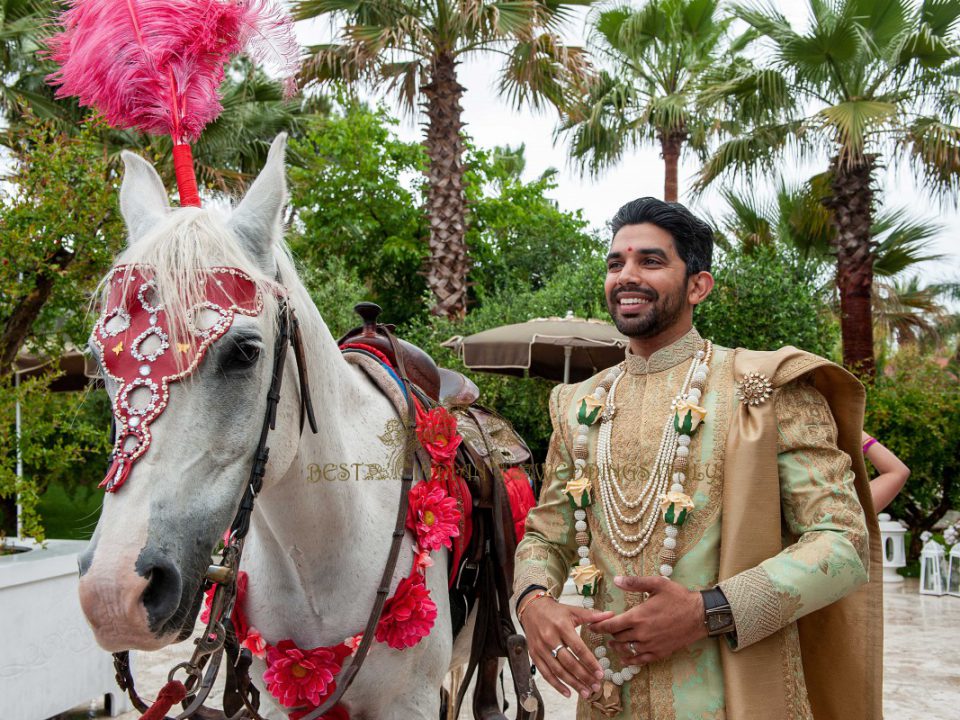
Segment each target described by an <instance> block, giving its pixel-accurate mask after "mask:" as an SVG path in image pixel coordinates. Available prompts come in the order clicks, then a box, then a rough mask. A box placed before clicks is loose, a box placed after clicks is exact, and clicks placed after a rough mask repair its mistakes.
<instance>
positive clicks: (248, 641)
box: [240, 628, 267, 658]
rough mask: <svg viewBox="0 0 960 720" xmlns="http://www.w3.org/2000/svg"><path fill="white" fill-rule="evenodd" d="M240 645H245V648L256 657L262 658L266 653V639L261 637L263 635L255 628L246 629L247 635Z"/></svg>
mask: <svg viewBox="0 0 960 720" xmlns="http://www.w3.org/2000/svg"><path fill="white" fill-rule="evenodd" d="M240 645H241V647H245V648H246V649H247V650H249V651H250V652H252V653H253V654H254V655H256V656H257V657H258V658H262V657H264V656H265V655H266V654H267V641H266V640H264V639H263V635H261V634H260V631H259V630H257V629H256V628H249V629H248V631H247V637H246V638H245V639H244V640H243V642H241V643H240Z"/></svg>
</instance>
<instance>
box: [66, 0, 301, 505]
mask: <svg viewBox="0 0 960 720" xmlns="http://www.w3.org/2000/svg"><path fill="white" fill-rule="evenodd" d="M59 24H60V26H61V28H60V31H59V32H58V33H56V34H55V35H54V36H53V37H52V38H50V39H49V41H48V43H47V44H48V53H49V56H50V57H51V58H52V59H53V60H54V61H55V62H56V63H57V64H58V65H59V69H58V70H57V71H56V72H54V73H53V74H52V75H51V76H50V77H49V78H48V80H49V81H50V82H51V83H52V84H54V85H57V86H59V87H58V90H57V97H59V98H62V97H70V96H74V97H76V98H77V99H78V100H79V102H80V104H81V105H84V106H86V107H90V108H93V109H95V110H96V111H98V112H99V113H100V114H101V115H102V116H103V117H104V119H105V120H106V121H107V122H108V123H109V124H110V125H112V126H114V127H118V128H127V129H136V130H140V131H142V132H145V133H148V134H152V135H169V136H170V137H171V139H172V140H173V160H174V171H175V174H176V180H177V189H178V192H179V196H180V205H181V206H182V207H186V206H193V207H199V206H200V196H199V192H198V189H197V181H196V175H195V172H194V167H193V156H192V152H191V149H190V143H191V142H195V141H196V140H197V138H198V137H200V134H201V133H202V131H203V129H204V128H205V127H206V126H207V125H208V124H209V123H210V122H212V121H213V120H215V119H216V118H217V117H218V116H219V115H220V113H221V111H222V110H223V106H222V104H221V102H220V96H219V94H218V91H219V87H220V85H221V83H222V82H223V79H224V72H225V65H226V63H227V62H228V61H229V60H230V58H231V57H233V56H234V55H236V54H238V53H244V54H246V55H248V56H249V57H251V58H252V59H253V60H255V61H258V62H260V63H262V64H264V65H266V66H267V68H268V69H270V70H272V71H273V72H274V74H276V75H278V76H279V77H280V78H281V80H282V81H283V82H284V84H285V85H286V88H287V91H288V92H289V91H291V90H292V89H293V76H294V73H295V72H296V68H297V63H298V55H299V46H298V44H297V42H296V39H295V37H294V34H293V23H292V21H291V19H290V17H289V16H288V15H287V14H286V12H285V11H283V10H281V9H280V8H279V7H278V6H276V5H274V4H273V0H70V2H69V6H68V8H67V9H66V10H65V11H64V12H63V13H62V14H61V15H60V17H59ZM154 270H155V269H154V268H151V267H149V266H145V265H137V266H119V267H116V268H114V270H113V272H112V273H111V274H110V276H109V277H108V280H107V283H106V291H105V293H104V296H105V302H106V306H105V307H104V309H103V314H102V315H101V317H100V319H99V320H98V322H97V324H96V326H95V328H94V332H93V340H94V342H95V343H96V345H97V346H98V348H99V350H100V352H101V357H102V364H103V367H104V369H105V371H106V372H107V373H108V374H109V375H110V377H112V378H113V379H114V380H115V381H116V382H117V385H118V390H117V393H116V396H115V399H114V418H115V421H116V423H117V432H116V438H115V445H114V451H113V462H112V464H111V466H110V469H109V470H108V472H107V475H106V478H105V479H104V481H103V486H105V487H106V489H107V490H108V491H110V492H112V491H115V490H117V489H118V488H119V487H120V486H121V485H122V484H123V483H124V481H125V480H126V479H127V476H128V475H129V473H130V470H131V468H132V466H133V464H134V463H135V462H136V461H137V460H138V459H139V458H140V457H142V456H143V454H144V453H145V452H146V451H147V449H148V448H149V446H150V429H149V426H150V423H152V422H153V421H154V420H156V418H157V417H158V416H159V415H160V413H162V412H163V410H164V408H165V407H166V404H167V401H168V397H169V392H168V387H169V384H170V383H172V382H176V381H177V380H180V379H182V378H184V377H186V376H187V375H189V374H190V373H191V372H192V371H193V370H194V369H195V368H196V367H197V366H198V365H199V363H200V361H201V360H202V359H203V356H204V354H205V352H206V350H207V348H208V347H209V346H210V345H211V344H212V343H213V342H215V341H216V340H217V339H219V338H220V337H222V336H223V335H224V334H225V333H226V332H227V331H228V330H229V329H230V326H231V324H232V322H233V319H234V317H235V316H236V315H238V314H240V315H249V316H255V315H258V314H259V313H260V312H261V310H262V308H263V302H262V298H261V297H260V293H259V290H258V287H257V284H256V282H255V281H254V280H253V279H252V278H251V277H250V276H249V275H248V274H247V273H245V272H244V271H243V270H240V269H238V268H234V267H213V268H204V269H203V270H202V271H198V277H197V278H194V279H191V280H190V281H189V282H190V283H191V284H193V285H194V286H195V287H199V288H200V293H199V295H200V298H201V299H200V301H199V302H198V303H195V304H194V306H192V307H190V308H187V311H188V312H187V318H186V323H185V324H186V326H187V330H188V332H187V333H185V334H183V333H176V332H173V331H172V326H174V325H177V324H178V318H171V317H168V314H167V312H166V308H165V307H164V305H163V302H162V299H161V298H160V297H159V294H158V293H157V290H156V287H155V285H154ZM181 290H182V289H181ZM181 335H185V336H183V337H181Z"/></svg>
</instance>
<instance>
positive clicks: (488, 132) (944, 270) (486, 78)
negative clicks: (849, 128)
mask: <svg viewBox="0 0 960 720" xmlns="http://www.w3.org/2000/svg"><path fill="white" fill-rule="evenodd" d="M635 4H641V3H635ZM772 4H773V5H775V6H776V7H777V8H778V9H779V10H780V11H781V12H783V13H784V14H785V15H786V16H787V17H788V18H789V19H790V20H791V22H792V23H794V25H795V26H801V25H802V24H803V23H805V22H806V18H807V11H806V7H807V2H806V1H805V0H773V3H772ZM585 27H586V9H582V10H579V11H578V14H577V20H576V21H575V22H572V23H571V24H570V26H569V28H568V31H567V34H568V40H571V41H573V42H576V43H580V44H582V43H583V42H584V33H585ZM298 32H299V34H300V39H301V41H302V42H303V43H304V44H312V43H316V42H319V41H320V40H321V38H323V39H325V36H326V37H329V29H328V28H327V27H323V26H321V25H319V24H312V25H307V24H303V23H301V24H300V26H299V27H298ZM499 62H500V61H499V58H497V57H496V56H489V57H483V58H475V59H473V60H471V61H469V62H466V63H464V64H463V65H462V66H461V67H460V69H459V78H460V83H461V84H462V85H463V86H464V87H466V89H467V90H466V92H465V93H464V97H463V101H462V105H463V120H464V122H465V123H466V128H465V131H466V132H467V133H468V134H469V135H470V136H471V137H472V138H473V140H474V141H475V142H476V143H477V144H478V145H480V146H481V147H493V146H495V145H512V146H516V145H520V144H521V143H522V144H524V145H525V146H526V159H527V168H526V173H525V175H526V176H527V178H528V179H529V178H535V177H537V176H539V175H540V174H541V173H542V172H543V171H544V170H546V169H547V168H551V167H552V168H556V169H558V170H559V171H560V174H559V175H558V177H557V183H558V187H557V189H556V190H555V191H554V192H553V193H552V195H553V197H554V198H556V200H557V201H558V202H559V204H560V207H562V208H564V209H568V210H575V209H581V210H582V211H583V214H584V217H585V218H586V219H587V220H589V221H590V223H591V224H592V225H594V226H596V227H602V226H603V225H604V223H605V222H606V220H607V219H608V218H609V217H610V216H611V215H612V214H613V213H614V212H615V211H616V209H617V208H618V207H619V206H620V205H621V204H623V203H624V202H626V201H628V200H631V199H633V198H636V197H640V196H643V195H652V196H655V197H663V161H662V160H661V158H660V154H659V149H658V148H656V147H654V146H649V147H647V148H644V149H642V150H639V151H637V152H635V153H632V154H629V155H627V156H625V157H624V159H623V161H622V162H621V163H620V164H619V165H618V166H616V167H615V168H612V169H610V170H608V171H606V172H605V173H604V174H603V175H602V176H600V177H599V178H590V177H582V176H581V175H580V174H579V173H578V172H577V171H576V169H575V168H574V167H573V166H572V165H571V163H570V162H569V161H568V160H567V148H566V147H565V145H564V141H563V139H561V140H559V141H558V142H556V143H554V141H553V132H554V128H555V126H556V113H555V112H553V113H541V114H536V113H534V112H533V111H530V110H520V111H518V110H513V109H511V108H510V107H509V105H508V104H507V103H506V102H505V101H503V100H500V99H499V98H498V97H497V94H496V92H495V83H496V77H497V69H498V68H499ZM391 107H394V105H392V104H391ZM418 121H419V119H418ZM400 134H401V136H402V137H403V138H404V139H408V140H419V139H420V128H419V126H418V124H417V122H411V121H410V120H409V119H408V120H405V121H404V122H403V123H402V124H401V128H400ZM826 162H827V158H826V157H824V158H823V165H822V166H820V167H817V166H815V165H813V166H808V167H802V168H800V167H796V163H795V162H792V161H787V162H784V171H785V174H786V176H787V179H788V180H796V181H801V180H805V179H806V178H808V177H810V176H811V175H812V174H814V173H815V172H818V171H821V170H823V169H825V167H826ZM697 169H698V164H697V162H696V160H695V159H693V160H689V159H688V160H687V161H686V162H685V163H684V164H683V166H682V167H681V171H680V200H681V202H684V203H687V204H689V205H690V206H691V207H693V208H699V209H700V210H701V211H705V212H707V213H710V214H711V215H713V216H714V217H716V216H719V215H721V214H722V213H723V210H724V203H723V201H722V200H720V199H719V197H718V196H717V194H716V192H715V191H708V192H707V193H705V194H704V195H703V196H701V197H700V198H699V199H693V198H692V197H691V195H690V194H689V193H688V192H687V189H688V188H689V187H690V185H691V181H692V179H693V177H694V175H695V174H696V171H697ZM757 185H758V186H759V187H754V188H753V189H754V190H755V191H756V192H758V193H762V194H765V195H766V194H769V192H770V190H769V188H770V187H772V185H773V182H772V180H771V179H764V180H762V181H761V182H758V183H757ZM879 186H880V187H881V188H882V192H883V196H882V200H884V201H885V202H886V203H887V204H891V205H892V204H897V205H904V206H907V207H909V208H910V209H912V210H913V211H914V212H915V213H916V214H917V216H919V217H925V218H927V219H936V220H937V221H938V222H940V223H942V225H943V228H944V229H943V232H942V233H940V235H939V236H938V238H937V239H936V244H935V247H936V250H937V251H938V252H941V253H945V254H947V255H949V258H948V261H947V262H941V263H936V264H934V263H928V264H927V265H928V267H926V268H924V274H925V275H926V276H927V277H929V278H930V279H931V280H933V279H957V280H960V242H958V238H960V213H958V212H957V211H956V210H955V209H953V207H952V203H948V204H947V205H948V207H941V204H940V203H939V202H938V201H932V200H931V199H930V198H929V196H928V195H927V194H926V193H925V192H924V191H922V190H920V189H918V188H917V186H916V184H915V183H914V182H913V180H912V179H911V177H910V173H909V172H904V171H899V172H898V171H889V172H885V173H883V174H882V175H881V176H880V177H879Z"/></svg>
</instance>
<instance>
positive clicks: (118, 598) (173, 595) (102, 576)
mask: <svg viewBox="0 0 960 720" xmlns="http://www.w3.org/2000/svg"><path fill="white" fill-rule="evenodd" d="M103 555H104V553H103V552H102V549H101V552H100V553H97V556H96V557H95V558H94V559H93V562H92V563H90V565H89V567H88V569H87V571H86V572H85V573H84V574H83V576H82V577H81V578H80V587H79V591H80V606H81V607H82V608H83V613H84V615H86V618H87V622H89V623H90V627H91V628H92V629H93V633H94V636H95V637H96V640H97V643H98V644H99V645H100V646H101V647H102V648H104V649H105V650H109V651H111V652H117V651H120V650H131V649H134V650H157V649H159V648H162V647H164V646H166V645H169V644H170V643H171V642H175V641H176V640H178V639H179V638H180V636H181V635H182V632H181V630H182V626H183V621H184V620H185V619H186V616H187V615H188V614H191V613H188V612H187V611H185V610H183V609H182V605H183V602H182V598H183V579H182V577H181V574H180V571H179V570H178V569H177V567H176V565H175V564H174V563H173V562H172V561H171V560H170V559H169V558H168V557H166V556H165V555H163V554H162V553H160V552H158V551H156V550H153V549H151V548H149V547H147V548H144V549H143V550H142V551H140V553H139V554H138V555H137V556H136V557H133V556H132V554H131V553H122V554H120V555H119V556H114V557H103ZM178 619H179V620H180V622H177V620H178Z"/></svg>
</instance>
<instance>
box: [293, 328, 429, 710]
mask: <svg viewBox="0 0 960 720" xmlns="http://www.w3.org/2000/svg"><path fill="white" fill-rule="evenodd" d="M381 329H382V330H383V331H384V332H385V333H386V335H387V338H388V339H389V340H390V343H391V345H392V346H393V353H394V357H395V358H396V360H397V371H398V373H399V375H400V380H401V381H402V382H403V384H404V387H405V389H406V390H407V418H406V420H407V423H406V424H407V432H412V431H413V429H414V428H415V427H416V425H417V415H416V401H415V400H414V392H413V387H412V383H411V382H410V379H409V378H408V377H407V373H406V369H405V368H404V366H403V356H402V354H401V350H400V346H399V343H398V342H397V339H396V338H395V337H394V335H393V333H391V332H390V331H389V330H388V329H386V328H384V327H382V326H381ZM415 462H416V443H409V449H408V450H407V453H406V455H405V457H404V460H403V475H402V478H401V482H400V502H399V504H398V506H397V519H396V523H395V524H394V527H393V541H392V543H391V545H390V553H389V554H388V555H387V564H386V565H385V566H384V568H383V575H382V576H381V577H380V585H379V587H378V588H377V595H376V599H375V600H374V603H373V609H372V610H371V611H370V617H369V618H368V619H367V625H366V627H365V628H364V630H363V638H362V639H361V640H360V645H359V646H358V647H357V652H356V653H355V654H354V656H353V659H352V660H351V662H350V664H349V665H348V666H347V668H346V669H345V670H343V671H342V672H341V673H340V675H338V676H337V678H336V683H337V689H336V690H334V691H333V694H332V695H330V696H329V697H328V698H327V699H326V700H324V702H323V704H322V705H320V706H319V707H318V708H316V709H315V710H313V711H312V712H311V713H310V714H309V715H304V716H302V717H301V718H300V720H317V718H319V717H321V716H323V715H324V714H325V713H327V712H330V710H332V709H333V707H334V706H335V705H336V704H337V703H338V702H340V698H342V697H343V694H344V693H345V692H346V691H347V689H348V688H349V687H350V685H351V684H352V683H353V681H354V678H356V676H357V673H359V672H360V668H361V667H362V665H363V661H364V660H365V659H366V657H367V652H368V651H369V650H370V645H371V644H372V643H373V638H374V635H375V634H376V630H377V624H378V623H379V622H380V616H381V615H382V614H383V606H384V603H386V601H387V595H388V593H389V592H390V584H391V583H392V582H393V573H394V571H395V570H396V568H397V560H398V559H399V557H400V546H401V544H402V541H403V536H404V534H405V532H406V525H407V508H408V506H409V503H410V498H409V493H410V488H411V487H413V470H414V464H415Z"/></svg>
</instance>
